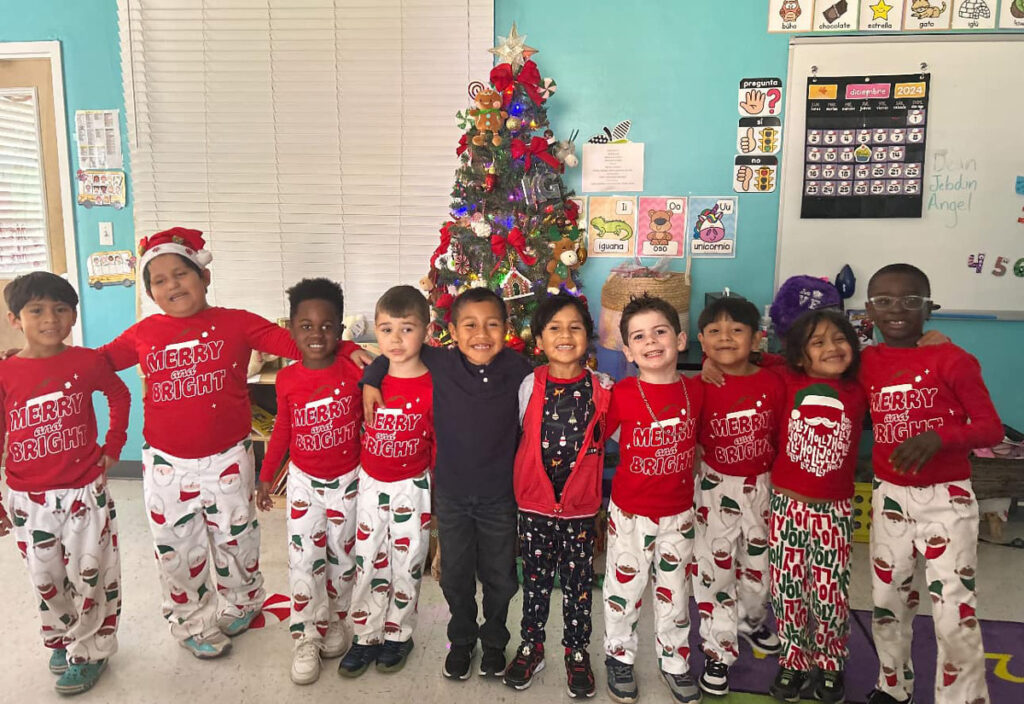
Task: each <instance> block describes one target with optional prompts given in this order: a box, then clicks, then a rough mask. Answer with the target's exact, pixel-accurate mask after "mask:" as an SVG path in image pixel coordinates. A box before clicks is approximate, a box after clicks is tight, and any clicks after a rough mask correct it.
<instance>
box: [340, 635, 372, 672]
mask: <svg viewBox="0 0 1024 704" xmlns="http://www.w3.org/2000/svg"><path fill="white" fill-rule="evenodd" d="M378 653H380V646H379V645H363V644H362V643H353V644H352V647H351V648H349V649H348V652H347V653H345V657H343V658H342V659H341V662H340V663H338V674H339V675H341V676H342V677H359V675H361V674H363V673H364V672H366V668H368V667H369V666H370V665H372V664H373V663H374V662H376V661H377V654H378Z"/></svg>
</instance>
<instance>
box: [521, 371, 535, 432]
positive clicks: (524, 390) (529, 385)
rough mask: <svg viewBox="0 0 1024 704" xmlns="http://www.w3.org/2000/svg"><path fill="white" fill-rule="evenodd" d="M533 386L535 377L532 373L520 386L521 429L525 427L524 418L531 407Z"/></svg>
mask: <svg viewBox="0 0 1024 704" xmlns="http://www.w3.org/2000/svg"><path fill="white" fill-rule="evenodd" d="M533 384H534V376H533V372H530V373H529V374H528V375H527V376H526V378H524V379H523V383H521V384H520V385H519V427H520V428H522V427H523V418H525V417H526V407H527V406H529V405H530V399H531V398H532V397H533Z"/></svg>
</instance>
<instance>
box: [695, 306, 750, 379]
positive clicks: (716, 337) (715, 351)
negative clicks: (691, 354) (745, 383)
mask: <svg viewBox="0 0 1024 704" xmlns="http://www.w3.org/2000/svg"><path fill="white" fill-rule="evenodd" d="M697 339H698V340H699V341H700V344H701V347H702V348H703V349H704V354H706V355H707V356H708V359H710V360H711V361H712V362H714V363H715V364H717V365H718V366H719V367H720V368H721V369H722V370H723V371H726V372H730V371H731V370H733V369H737V368H741V369H742V368H745V367H746V366H747V365H748V364H749V362H750V353H751V352H753V351H754V348H755V347H756V346H757V343H758V341H759V340H760V339H761V334H760V333H759V332H756V331H755V330H754V329H753V328H751V327H750V326H749V325H747V324H745V323H738V322H736V321H735V320H733V319H732V318H730V317H728V316H721V317H720V318H719V319H718V320H715V321H713V322H711V323H708V324H707V325H705V326H704V329H703V330H701V332H700V334H699V335H697Z"/></svg>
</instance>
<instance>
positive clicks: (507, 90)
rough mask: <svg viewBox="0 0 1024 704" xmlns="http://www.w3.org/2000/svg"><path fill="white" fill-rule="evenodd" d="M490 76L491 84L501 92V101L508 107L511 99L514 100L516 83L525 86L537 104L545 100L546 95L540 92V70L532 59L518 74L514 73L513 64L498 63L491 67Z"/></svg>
mask: <svg viewBox="0 0 1024 704" xmlns="http://www.w3.org/2000/svg"><path fill="white" fill-rule="evenodd" d="M490 78H491V85H492V86H494V88H495V90H497V91H498V92H499V93H501V101H502V105H503V106H504V107H508V104H509V101H511V100H512V93H513V92H514V89H515V84H516V83H518V84H519V85H521V86H522V87H523V89H524V90H525V91H526V94H527V95H528V96H530V99H531V100H533V102H534V103H535V104H536V105H540V104H541V103H543V102H544V97H543V96H542V95H541V94H540V71H538V70H537V64H535V63H533V62H532V61H527V62H526V63H525V64H523V67H522V68H521V69H519V73H518V74H513V73H512V66H511V65H509V64H498V65H497V66H495V67H494V68H492V69H491V76H490Z"/></svg>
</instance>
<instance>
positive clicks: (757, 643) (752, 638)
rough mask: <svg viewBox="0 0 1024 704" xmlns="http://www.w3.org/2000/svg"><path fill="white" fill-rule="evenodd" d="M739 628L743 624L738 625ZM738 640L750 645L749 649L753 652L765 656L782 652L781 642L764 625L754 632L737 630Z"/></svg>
mask: <svg viewBox="0 0 1024 704" xmlns="http://www.w3.org/2000/svg"><path fill="white" fill-rule="evenodd" d="M740 625H741V626H742V625H743V624H740ZM737 634H739V636H740V638H742V639H743V640H745V641H747V642H748V643H750V647H751V648H753V649H754V650H758V651H760V652H762V653H764V654H765V655H778V654H779V653H780V652H782V641H780V640H779V637H778V636H777V635H775V633H774V632H773V631H772V629H770V628H768V626H765V625H764V624H761V627H760V628H758V629H757V630H754V631H749V632H748V631H744V630H743V628H740V629H739V630H737Z"/></svg>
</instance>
